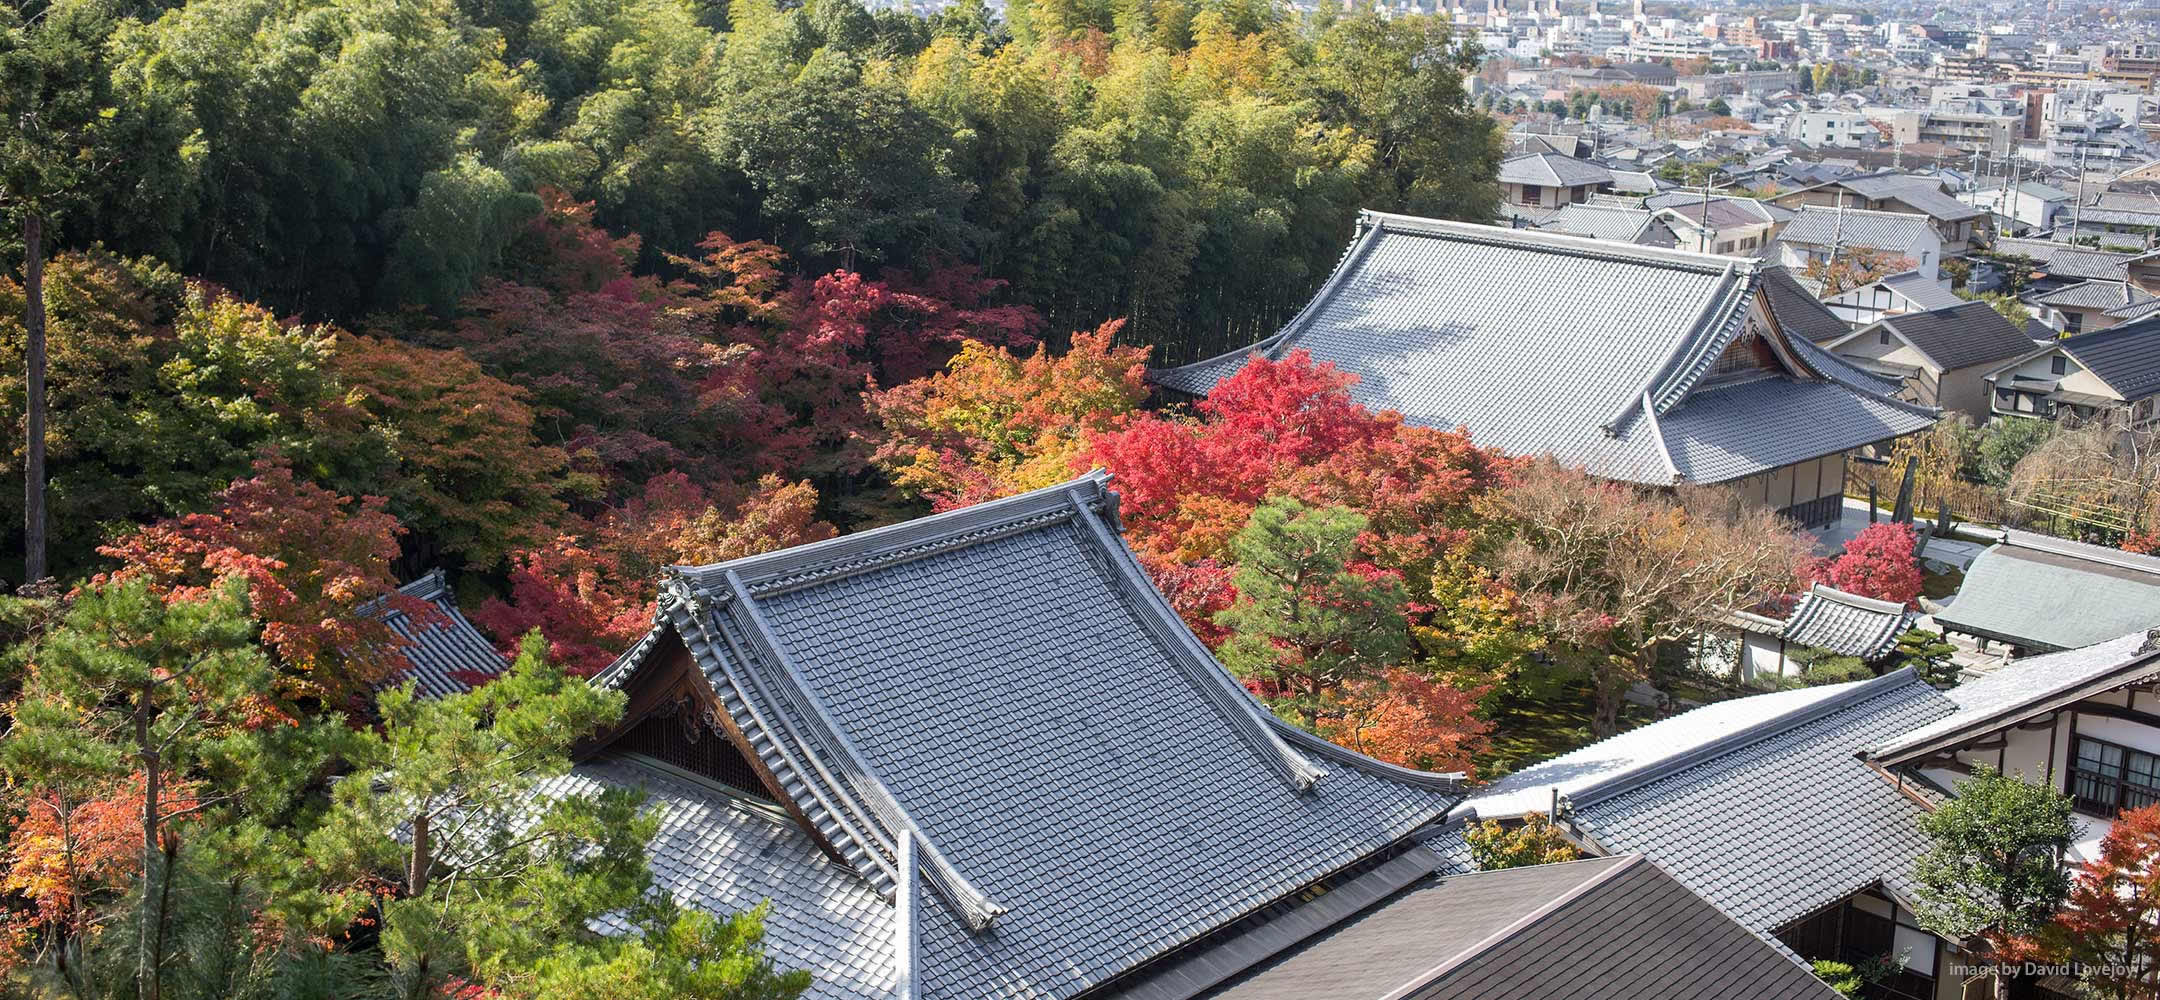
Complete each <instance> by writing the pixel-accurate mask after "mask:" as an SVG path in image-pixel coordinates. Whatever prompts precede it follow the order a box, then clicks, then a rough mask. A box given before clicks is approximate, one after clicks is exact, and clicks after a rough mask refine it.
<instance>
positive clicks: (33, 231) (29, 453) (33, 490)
mask: <svg viewBox="0 0 2160 1000" xmlns="http://www.w3.org/2000/svg"><path fill="white" fill-rule="evenodd" d="M23 302H24V306H23V330H24V333H25V335H26V339H27V345H26V346H27V350H26V352H25V353H26V355H27V357H26V358H25V360H26V362H27V367H28V372H27V374H28V377H27V378H26V379H25V382H24V386H25V389H26V393H25V394H26V395H27V396H28V397H29V398H28V399H27V400H25V401H24V408H25V409H26V410H27V411H28V418H29V419H28V423H29V426H28V427H27V428H25V431H24V433H25V444H26V445H27V447H26V448H25V449H24V455H25V457H24V460H23V582H24V583H36V582H37V581H39V580H42V579H45V220H44V219H42V218H40V217H39V216H38V213H37V212H36V211H34V210H33V211H29V212H25V213H24V214H23ZM152 1000H155V998H152Z"/></svg>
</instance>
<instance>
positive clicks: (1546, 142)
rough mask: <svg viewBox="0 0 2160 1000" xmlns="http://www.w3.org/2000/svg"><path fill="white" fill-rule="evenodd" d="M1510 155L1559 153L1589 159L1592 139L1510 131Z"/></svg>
mask: <svg viewBox="0 0 2160 1000" xmlns="http://www.w3.org/2000/svg"><path fill="white" fill-rule="evenodd" d="M1507 145H1508V153H1509V154H1510V155H1521V154H1524V153H1557V154H1559V155H1561V156H1565V157H1569V158H1572V159H1578V160H1580V159H1588V158H1589V157H1590V154H1591V152H1592V150H1591V146H1592V143H1591V142H1590V137H1589V136H1586V135H1576V134H1573V133H1567V132H1525V131H1521V130H1515V131H1510V132H1509V133H1508V134H1507Z"/></svg>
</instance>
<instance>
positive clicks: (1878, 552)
mask: <svg viewBox="0 0 2160 1000" xmlns="http://www.w3.org/2000/svg"><path fill="white" fill-rule="evenodd" d="M1915 542H1916V539H1915V536H1914V535H1913V529H1912V526H1911V525H1909V524H1901V523H1897V522H1891V521H1884V522H1880V523H1876V524H1870V525H1868V526H1867V527H1865V528H1862V529H1860V533H1859V534H1858V535H1855V536H1853V540H1852V541H1850V542H1847V543H1845V551H1844V552H1842V553H1840V554H1839V555H1837V556H1836V557H1834V558H1831V559H1828V560H1825V561H1824V562H1823V563H1822V564H1821V565H1820V566H1818V567H1817V569H1816V571H1815V576H1816V579H1818V580H1819V581H1821V582H1822V583H1825V584H1828V585H1830V586H1832V587H1836V588H1837V589H1839V590H1842V591H1845V592H1846V593H1848V594H1859V595H1860V596H1862V597H1872V598H1875V599H1877V600H1882V601H1896V602H1897V603H1899V604H1904V605H1911V604H1912V603H1913V602H1914V601H1915V600H1916V599H1918V598H1919V596H1920V587H1921V582H1922V580H1921V573H1920V560H1919V559H1918V558H1916V557H1915V556H1914V555H1913V546H1914V544H1915Z"/></svg>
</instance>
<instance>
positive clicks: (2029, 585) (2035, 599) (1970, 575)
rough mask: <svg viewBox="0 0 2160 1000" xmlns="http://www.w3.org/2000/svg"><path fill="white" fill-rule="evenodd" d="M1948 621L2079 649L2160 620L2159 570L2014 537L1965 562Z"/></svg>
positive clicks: (1997, 635)
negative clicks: (2048, 547)
mask: <svg viewBox="0 0 2160 1000" xmlns="http://www.w3.org/2000/svg"><path fill="white" fill-rule="evenodd" d="M1935 623H1936V624H1937V625H1939V626H1941V627H1943V628H1946V629H1952V630H1955V631H1959V632H1965V633H1968V634H1972V635H1982V636H1987V637H1989V638H1993V639H2000V640H2002V641H2004V642H2010V643H2014V644H2016V645H2020V646H2025V647H2028V648H2035V649H2076V648H2078V647H2080V646H2090V645H2092V644H2093V643H2096V642H2101V641H2104V640H2107V639H2112V638H2114V637H2116V636H2119V635H2123V634H2125V633H2128V632H2134V631H2143V630H2145V629H2148V628H2152V627H2154V626H2160V576H2156V575H2154V574H2152V573H2150V572H2147V571H2144V570H2139V569H2131V568H2127V567H2126V566H2125V565H2122V564H2120V563H2119V562H2117V561H2113V560H2111V561H2108V562H2101V561H2096V560H2094V559H2090V558H2085V557H2082V556H2080V555H2076V554H2071V553H2068V552H2062V551H2047V550H2044V549H2041V548H2034V547H2029V546H2027V545H2021V544H2016V543H2011V542H2006V543H2001V544H1997V545H1992V546H1989V547H1988V549H1987V550H1986V551H1984V552H1981V553H1980V555H1979V556H1978V557H1976V558H1974V559H1973V562H1972V565H1970V566H1968V567H1966V569H1965V580H1964V582H1963V583H1962V584H1960V585H1959V587H1958V592H1957V596H1955V597H1953V598H1951V599H1950V604H1949V606H1948V607H1946V608H1944V609H1942V610H1941V611H1938V612H1936V613H1935Z"/></svg>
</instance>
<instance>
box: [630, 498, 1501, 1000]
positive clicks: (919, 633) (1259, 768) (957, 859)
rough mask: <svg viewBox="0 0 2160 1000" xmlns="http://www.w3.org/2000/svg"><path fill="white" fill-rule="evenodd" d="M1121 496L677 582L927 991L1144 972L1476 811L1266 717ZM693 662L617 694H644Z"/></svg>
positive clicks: (875, 534)
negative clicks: (1136, 533)
mask: <svg viewBox="0 0 2160 1000" xmlns="http://www.w3.org/2000/svg"><path fill="white" fill-rule="evenodd" d="M1106 481H1107V477H1105V476H1102V475H1100V474H1096V475H1091V476H1088V477H1084V478H1082V479H1079V480H1076V481H1073V482H1070V483H1065V484H1062V485H1059V486H1055V487H1050V488H1047V489H1043V490H1038V491H1035V492H1033V493H1028V494H1023V495H1021V496H1018V497H1012V498H1009V499H1005V500H999V501H993V502H991V503H987V504H983V505H980V506H976V507H970V508H965V509H962V510H958V511H953V512H949V513H946V514H940V515H936V516H933V517H929V518H924V519H921V520H917V521H911V522H907V523H904V524H899V525H895V526H892V527H889V528H883V529H878V530H875V531H868V532H862V533H859V534H853V535H847V536H843V537H841V538H836V539H832V540H830V541H826V542H820V543H817V544H814V545H808V546H802V547H799V548H794V549H788V550H784V551H781V552H776V553H770V554H766V555H761V556H754V557H751V558H747V559H740V560H736V561H733V562H728V563H721V564H717V565H712V566H699V567H679V568H676V569H675V570H672V571H671V572H670V575H669V577H668V578H667V580H666V582H665V585H664V593H663V596H662V598H661V601H660V616H661V624H660V625H659V626H657V628H656V634H660V633H665V634H667V635H671V636H675V637H679V638H680V639H681V641H682V643H683V645H684V646H685V647H686V648H687V650H688V652H689V654H690V655H691V656H692V657H694V660H695V663H696V666H697V668H698V670H699V672H700V673H701V674H702V676H703V679H704V681H705V682H706V683H707V684H709V685H710V688H711V690H712V691H713V693H714V694H715V696H716V697H717V701H718V705H719V708H720V710H721V711H722V712H724V713H725V716H726V718H727V719H728V721H729V722H730V724H731V726H732V727H733V728H734V729H735V730H737V731H739V732H740V739H741V741H742V743H743V744H744V745H746V746H747V747H748V748H749V749H750V750H751V751H752V752H753V753H754V755H755V757H756V763H757V765H758V766H760V767H761V768H763V769H764V770H765V771H766V772H767V773H769V774H770V775H771V778H772V781H773V783H774V785H775V786H776V788H777V789H778V791H779V793H780V795H781V798H782V799H783V805H784V806H786V807H787V808H788V809H789V810H790V812H791V813H792V814H794V815H795V816H796V817H797V818H798V819H799V820H801V821H802V822H803V823H804V827H803V828H804V830H805V831H806V832H808V833H809V834H811V835H812V836H814V837H815V838H816V839H817V840H818V841H820V842H821V843H822V844H824V845H826V846H827V848H828V849H829V850H830V852H831V853H832V854H833V855H835V856H836V857H837V858H839V859H840V860H841V861H843V862H844V863H845V864H846V866H847V867H848V868H849V869H850V870H851V871H852V872H853V873H854V874H855V876H856V877H858V878H859V879H861V880H862V882H863V883H864V884H866V885H868V886H870V887H872V888H873V889H874V891H876V892H877V893H878V894H879V895H880V896H882V897H884V898H886V899H888V900H891V901H892V904H893V905H894V906H895V907H896V908H897V909H896V912H897V913H899V914H900V916H899V917H897V918H896V920H897V924H896V928H895V935H896V937H895V944H894V946H893V948H892V949H891V952H890V953H891V954H892V956H893V959H892V960H893V961H894V962H895V963H896V965H898V966H899V967H900V969H901V971H900V973H899V977H900V979H901V980H903V981H905V982H907V983H909V984H911V988H912V989H913V991H914V995H915V996H917V997H922V998H925V1000H933V998H943V997H1043V998H1053V997H1068V996H1073V995H1075V994H1077V993H1080V992H1082V991H1084V990H1087V989H1090V988H1094V987H1097V986H1100V985H1102V984H1104V983H1106V982H1109V981H1111V980H1113V979H1116V978H1118V977H1121V976H1128V975H1131V974H1134V973H1135V972H1136V971H1137V970H1141V969H1142V967H1144V966H1146V965H1148V963H1150V962H1152V961H1156V960H1159V959H1163V958H1165V957H1166V956H1168V955H1170V954H1171V953H1173V952H1174V951H1177V950H1178V949H1180V948H1184V947H1188V946H1193V945H1195V944H1196V943H1197V942H1200V941H1201V940H1202V939H1205V938H1209V936H1210V935H1212V934H1217V933H1218V932H1221V931H1222V930H1223V929H1224V928H1225V927H1227V926H1229V925H1231V924H1233V923H1235V922H1237V921H1239V920H1240V919H1241V918H1250V917H1252V915H1254V914H1256V913H1258V912H1260V911H1263V910H1265V909H1266V908H1267V907H1269V906H1271V905H1273V904H1278V903H1280V902H1282V901H1284V900H1286V899H1288V898H1289V897H1291V896H1292V895H1293V894H1296V893H1299V892H1300V891H1302V890H1305V889H1307V888H1308V887H1311V886H1313V885H1314V884H1315V883H1317V882H1319V881H1321V880H1323V879H1325V878H1327V877H1329V876H1331V875H1332V874H1335V873H1338V872H1341V871H1343V870H1345V869H1348V868H1351V867H1354V866H1356V865H1359V864H1361V863H1365V862H1367V861H1370V860H1371V859H1374V858H1376V857H1386V856H1388V855H1387V852H1388V851H1389V850H1390V849H1391V848H1394V847H1399V845H1402V844H1405V843H1408V842H1409V837H1410V835H1411V834H1412V833H1413V832H1415V831H1417V830H1418V829H1419V828H1420V827H1422V826H1425V825H1426V824H1428V823H1430V822H1433V821H1434V820H1436V819H1438V818H1439V817H1440V816H1442V815H1444V813H1445V812H1446V811H1447V809H1448V808H1449V807H1450V806H1451V805H1452V804H1453V803H1454V802H1455V801H1457V799H1458V798H1459V795H1460V793H1459V791H1458V787H1459V786H1458V782H1457V780H1456V778H1455V777H1454V776H1445V775H1433V774H1425V773H1421V772H1415V771H1409V770H1405V769H1402V768H1398V767H1393V766H1391V765H1387V764H1383V763H1380V762H1378V761H1374V760H1371V759H1369V758H1365V757H1362V756H1360V755H1358V754H1355V753H1352V752H1350V751H1347V750H1343V749H1341V748H1338V747H1334V746H1332V745H1330V744H1327V743H1325V742H1324V741H1321V740H1319V739H1317V738H1314V737H1312V736H1309V735H1307V734H1305V733H1303V732H1301V731H1299V730H1297V729H1295V728H1293V727H1291V726H1289V725H1287V724H1285V723H1283V722H1281V721H1280V720H1278V719H1276V718H1275V717H1274V716H1273V715H1271V714H1270V713H1268V712H1267V711H1266V710H1265V709H1264V708H1263V707H1262V706H1261V705H1260V704H1259V703H1258V702H1257V701H1256V700H1255V699H1254V698H1253V697H1252V696H1251V695H1250V694H1248V693H1247V692H1246V691H1245V689H1244V688H1243V687H1242V686H1240V685H1239V684H1238V683H1236V682H1235V681H1234V680H1232V679H1231V677H1230V676H1229V675H1228V674H1227V673H1226V672H1224V671H1223V670H1222V668H1221V667H1220V666H1219V665H1218V664H1217V663H1216V662H1215V661H1214V660H1213V659H1212V657H1211V656H1210V655H1209V654H1208V652H1207V650H1206V648H1205V647H1204V646H1202V645H1200V643H1199V641H1198V640H1197V639H1195V638H1194V637H1193V636H1192V634H1191V633H1190V632H1189V631H1188V630H1186V628H1185V627H1184V625H1183V624H1182V623H1181V622H1180V621H1179V619H1178V618H1177V616H1176V614H1175V613H1174V612H1173V611H1171V609H1170V608H1169V606H1168V604H1167V603H1166V602H1165V601H1164V599H1163V598H1162V596H1161V595H1160V594H1159V593H1157V592H1156V591H1155V590H1154V588H1153V587H1152V586H1151V585H1150V584H1149V582H1148V580H1147V577H1146V576H1145V575H1144V573H1143V572H1142V571H1141V569H1140V568H1139V565H1138V563H1137V562H1136V561H1135V560H1134V558H1133V556H1132V554H1131V553H1130V551H1128V550H1127V549H1126V548H1125V546H1124V544H1123V543H1122V542H1121V541H1120V540H1119V538H1118V535H1117V528H1116V524H1117V509H1116V499H1115V495H1114V494H1112V493H1110V492H1109V491H1108V490H1107V489H1106V488H1105V483H1106ZM669 646H670V643H668V642H665V641H657V640H656V641H648V642H645V643H641V644H640V647H639V651H637V652H634V653H633V654H632V655H628V656H625V657H624V658H623V659H622V660H621V661H618V663H617V664H615V665H614V666H612V667H610V668H609V670H608V671H607V672H605V673H603V674H602V675H601V676H600V677H599V678H597V682H598V683H603V684H609V685H616V686H622V687H625V688H627V689H631V690H635V689H636V688H637V685H638V678H639V675H640V673H641V672H642V671H643V670H644V669H645V668H646V666H647V665H648V664H651V663H657V662H659V661H660V658H659V656H658V655H657V654H658V651H660V650H663V649H666V648H669ZM658 863H659V862H657V861H656V864H658ZM918 889H919V890H920V891H916V890H918Z"/></svg>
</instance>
